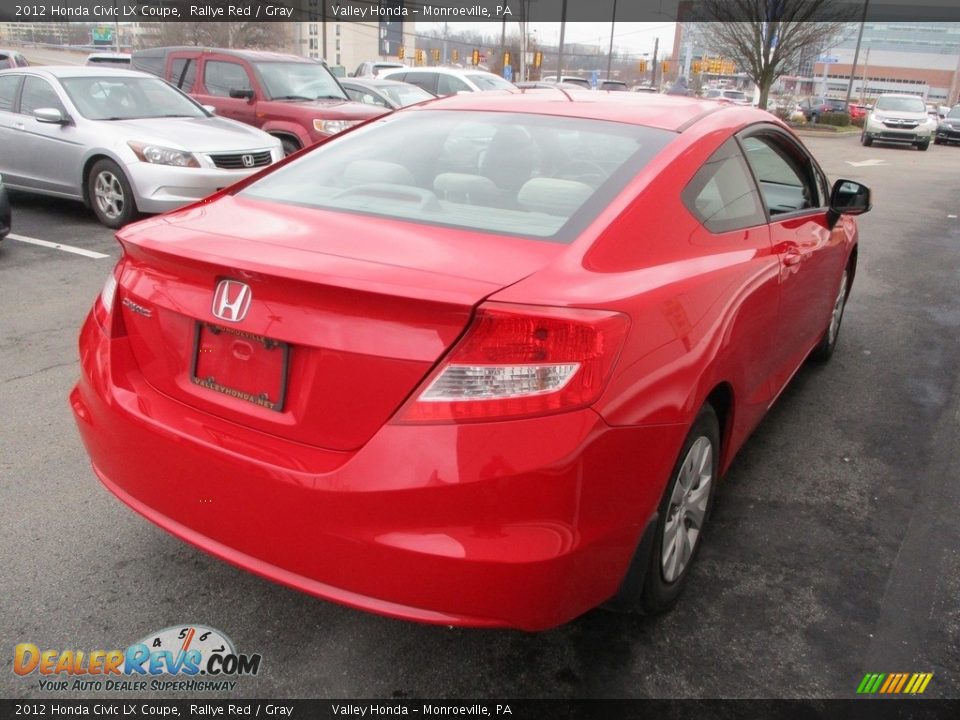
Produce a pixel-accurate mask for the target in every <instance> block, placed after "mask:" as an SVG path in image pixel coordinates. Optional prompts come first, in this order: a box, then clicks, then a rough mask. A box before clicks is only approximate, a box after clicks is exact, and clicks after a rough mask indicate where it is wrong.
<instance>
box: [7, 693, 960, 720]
mask: <svg viewBox="0 0 960 720" xmlns="http://www.w3.org/2000/svg"><path fill="white" fill-rule="evenodd" d="M70 717H97V718H118V719H122V720H135V719H136V718H151V719H153V720H155V719H156V718H178V719H179V718H188V719H189V720H208V719H210V718H265V719H266V720H285V719H287V718H297V719H298V720H328V719H329V720H335V719H337V718H349V719H351V720H353V719H355V718H363V719H364V720H382V719H383V718H397V717H406V718H411V717H412V718H428V719H429V720H434V719H436V718H509V720H534V719H535V720H540V718H545V719H546V718H549V719H550V720H553V719H557V720H562V719H565V718H569V719H571V720H579V719H581V718H583V719H584V720H586V719H588V718H589V719H592V718H596V719H597V720H618V719H620V718H630V719H631V720H632V719H633V718H656V719H657V720H660V719H666V720H672V719H677V720H687V719H688V718H689V719H690V720H694V719H695V720H704V719H708V718H731V719H733V718H763V719H764V720H779V719H780V718H783V719H785V720H794V719H797V720H813V719H814V718H815V719H816V720H834V718H836V720H861V719H862V720H900V719H901V718H902V719H903V720H907V719H909V720H940V719H941V718H944V719H945V718H950V719H951V720H955V719H956V718H958V717H960V699H956V700H935V699H929V700H924V699H909V700H906V699H892V698H891V699H887V698H882V699H881V698H863V699H851V700H509V699H502V700H496V701H490V700H430V699H420V700H409V699H403V700H261V699H258V700H246V699H237V700H203V699H198V700H139V699H123V700H113V699H111V700H70V699H65V700H60V699H57V700H22V701H21V700H0V719H2V720H7V718H11V719H12V718H18V719H22V718H34V719H38V718H42V719H43V720H61V719H62V718H70Z"/></svg>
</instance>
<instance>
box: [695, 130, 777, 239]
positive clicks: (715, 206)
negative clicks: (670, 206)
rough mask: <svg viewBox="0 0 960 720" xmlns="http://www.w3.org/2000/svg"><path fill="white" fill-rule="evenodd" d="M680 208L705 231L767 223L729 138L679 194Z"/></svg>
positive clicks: (737, 149) (746, 170)
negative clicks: (681, 203) (683, 206)
mask: <svg viewBox="0 0 960 720" xmlns="http://www.w3.org/2000/svg"><path fill="white" fill-rule="evenodd" d="M681 198H682V200H683V204H684V205H686V207H687V209H688V210H689V211H690V212H691V213H692V214H693V216H694V217H696V218H697V219H698V220H699V221H700V222H701V223H702V224H703V226H704V227H705V228H707V230H709V231H710V232H712V233H725V232H730V231H732V230H740V229H743V228H748V227H753V226H755V225H762V224H764V223H765V222H766V221H767V218H766V215H765V214H764V211H763V205H762V204H761V200H760V195H759V193H758V191H757V186H756V183H755V182H754V181H753V177H752V176H751V174H750V168H749V167H748V166H747V162H746V160H745V159H744V157H743V153H741V152H740V146H739V145H738V144H737V141H736V140H734V139H733V138H731V139H730V140H727V141H726V142H725V143H724V144H723V145H721V146H720V147H719V149H717V151H716V152H714V153H713V155H711V156H710V158H709V159H708V160H707V161H706V162H705V163H704V164H703V167H701V168H700V170H698V171H697V174H696V175H694V176H693V179H692V180H691V181H690V182H689V183H688V184H687V186H686V188H684V190H683V193H682V194H681Z"/></svg>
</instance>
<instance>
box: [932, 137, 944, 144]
mask: <svg viewBox="0 0 960 720" xmlns="http://www.w3.org/2000/svg"><path fill="white" fill-rule="evenodd" d="M933 144H934V145H943V140H941V139H940V138H934V139H933Z"/></svg>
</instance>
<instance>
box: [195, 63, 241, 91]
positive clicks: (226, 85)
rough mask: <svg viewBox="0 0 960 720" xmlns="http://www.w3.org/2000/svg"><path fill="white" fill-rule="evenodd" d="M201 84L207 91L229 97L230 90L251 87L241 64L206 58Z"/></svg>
mask: <svg viewBox="0 0 960 720" xmlns="http://www.w3.org/2000/svg"><path fill="white" fill-rule="evenodd" d="M203 84H204V85H206V87H207V92H208V93H210V94H211V95H216V96H218V97H230V91H231V90H252V89H253V86H252V85H251V84H250V78H249V76H248V75H247V71H246V70H245V69H244V68H243V65H240V64H238V63H234V62H224V61H222V60H207V63H206V65H205V66H204V68H203Z"/></svg>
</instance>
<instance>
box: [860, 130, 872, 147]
mask: <svg viewBox="0 0 960 720" xmlns="http://www.w3.org/2000/svg"><path fill="white" fill-rule="evenodd" d="M860 144H861V145H863V146H864V147H870V146H871V145H873V138H872V137H870V136H869V135H867V134H866V133H860Z"/></svg>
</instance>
